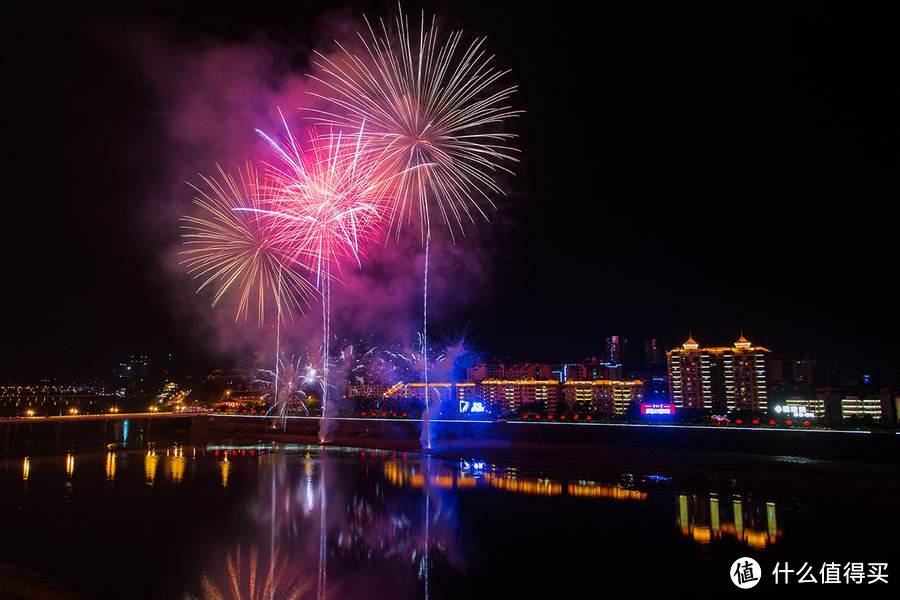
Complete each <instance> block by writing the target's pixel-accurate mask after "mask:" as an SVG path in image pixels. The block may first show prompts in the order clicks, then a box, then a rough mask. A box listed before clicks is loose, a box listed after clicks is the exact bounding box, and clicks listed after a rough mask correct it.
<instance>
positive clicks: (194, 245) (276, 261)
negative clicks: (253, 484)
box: [180, 163, 315, 425]
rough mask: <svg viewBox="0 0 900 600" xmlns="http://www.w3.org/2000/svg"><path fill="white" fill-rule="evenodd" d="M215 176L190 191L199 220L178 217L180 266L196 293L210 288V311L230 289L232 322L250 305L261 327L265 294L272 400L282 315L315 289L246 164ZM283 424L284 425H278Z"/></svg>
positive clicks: (263, 188)
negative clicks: (271, 319)
mask: <svg viewBox="0 0 900 600" xmlns="http://www.w3.org/2000/svg"><path fill="white" fill-rule="evenodd" d="M218 172H219V177H218V178H212V177H206V176H201V179H202V180H203V182H204V184H205V189H202V188H199V187H197V186H194V185H193V184H188V185H191V187H192V188H193V189H194V190H195V191H196V193H197V194H198V195H197V196H195V197H194V204H195V205H196V206H197V207H199V208H200V209H201V213H202V215H203V216H192V215H188V216H185V217H182V219H181V221H182V225H181V228H182V241H183V243H184V246H185V247H186V248H185V250H183V251H182V252H181V253H180V254H181V257H182V260H181V264H182V265H183V266H184V267H185V268H186V269H187V272H188V273H189V274H191V275H193V277H194V278H195V279H199V280H201V281H202V283H201V284H200V287H199V288H198V289H197V292H198V293H199V292H200V291H201V290H203V289H204V288H205V287H207V286H209V285H213V286H214V287H216V291H215V293H214V295H213V301H212V305H213V307H215V306H216V305H217V304H218V303H219V301H221V300H222V298H223V297H225V296H226V295H227V294H228V293H229V291H230V290H232V289H236V290H237V291H238V302H237V311H236V313H235V321H237V320H239V319H240V318H241V317H243V318H244V319H246V318H247V315H248V313H249V310H250V305H251V304H255V305H256V313H257V322H258V324H259V325H262V324H263V320H264V319H265V313H266V297H267V296H271V297H272V299H273V302H274V304H275V308H276V317H275V374H274V386H275V391H274V394H275V397H276V398H277V397H278V384H279V374H278V371H279V368H280V364H279V363H280V360H281V359H280V357H281V321H282V319H283V318H284V316H285V314H287V315H289V316H291V317H293V312H294V311H295V310H299V311H301V312H302V310H303V308H304V307H305V306H306V304H307V303H308V301H309V298H310V296H312V295H313V294H314V293H315V288H314V287H313V286H312V285H311V284H310V283H309V282H308V281H307V280H306V279H305V278H304V277H303V276H301V275H300V274H299V273H298V272H297V270H296V268H297V267H298V266H302V265H300V264H298V263H296V262H295V261H293V260H292V259H291V257H290V254H289V250H290V247H289V245H288V243H287V242H288V238H286V237H285V233H287V232H289V230H286V229H285V227H284V226H283V223H281V222H280V221H278V220H276V219H274V218H272V217H271V216H270V215H267V214H266V213H265V211H266V210H267V208H268V207H269V205H270V204H271V200H270V199H269V198H268V197H267V196H266V190H267V189H268V186H267V185H265V184H264V183H263V182H261V181H260V178H259V174H258V172H257V170H256V169H255V168H254V167H253V165H252V164H251V163H247V165H246V166H245V167H244V169H243V170H242V171H240V172H239V173H238V176H237V177H234V176H232V175H230V174H228V173H226V172H225V171H224V170H223V169H222V167H218ZM283 424H284V425H286V421H283Z"/></svg>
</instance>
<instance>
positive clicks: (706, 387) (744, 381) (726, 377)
mask: <svg viewBox="0 0 900 600" xmlns="http://www.w3.org/2000/svg"><path fill="white" fill-rule="evenodd" d="M769 353H770V351H769V349H768V348H764V347H762V346H754V345H753V344H752V343H751V342H750V341H749V340H748V339H746V338H745V337H744V336H743V335H742V336H741V337H740V339H738V341H736V342H735V343H734V345H733V346H727V347H708V348H701V347H700V344H698V343H697V342H696V341H695V340H694V339H693V338H692V337H690V338H688V340H687V341H686V342H685V343H684V344H682V346H681V347H680V348H675V349H674V350H670V351H669V352H667V353H666V355H667V364H668V370H669V389H670V394H671V396H672V403H673V404H675V406H676V407H677V408H689V409H695V410H705V411H711V412H725V411H727V412H733V411H736V410H751V411H766V410H768V405H769V382H768V379H767V371H768V355H769Z"/></svg>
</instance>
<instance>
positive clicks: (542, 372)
mask: <svg viewBox="0 0 900 600" xmlns="http://www.w3.org/2000/svg"><path fill="white" fill-rule="evenodd" d="M502 378H503V379H515V380H522V379H534V380H536V381H540V380H544V379H553V368H552V367H551V366H550V365H545V364H543V363H527V362H526V363H516V364H513V365H509V366H507V367H506V372H505V373H504V374H503V376H502Z"/></svg>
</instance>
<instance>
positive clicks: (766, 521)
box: [677, 492, 781, 549]
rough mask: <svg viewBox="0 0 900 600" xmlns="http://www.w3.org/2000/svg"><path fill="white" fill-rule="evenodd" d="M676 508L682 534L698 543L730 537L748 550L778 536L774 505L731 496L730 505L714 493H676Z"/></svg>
mask: <svg viewBox="0 0 900 600" xmlns="http://www.w3.org/2000/svg"><path fill="white" fill-rule="evenodd" d="M677 505H678V510H677V524H678V527H679V528H680V530H681V533H682V535H684V536H686V537H689V538H691V539H693V540H694V541H695V542H697V543H699V544H710V543H712V542H716V541H719V540H722V539H724V538H729V537H730V538H733V539H735V540H737V541H739V542H742V543H744V544H747V546H749V547H750V548H754V549H763V548H766V547H767V546H769V545H771V544H775V543H776V542H777V541H778V539H779V538H780V537H781V530H780V529H778V521H777V517H776V508H775V503H774V502H760V501H757V500H753V499H751V498H742V497H741V496H740V495H734V496H733V497H732V498H731V501H730V502H728V501H724V502H720V501H719V496H718V494H716V493H715V492H713V493H710V494H709V495H708V496H705V495H697V494H691V495H687V494H679V495H678V502H677ZM729 519H730V520H729Z"/></svg>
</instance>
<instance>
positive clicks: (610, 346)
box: [606, 335, 628, 365]
mask: <svg viewBox="0 0 900 600" xmlns="http://www.w3.org/2000/svg"><path fill="white" fill-rule="evenodd" d="M627 343H628V340H627V339H626V338H624V337H622V336H621V335H611V336H609V337H608V338H606V362H608V363H612V364H614V365H621V364H622V361H623V360H624V359H625V345H626V344H627Z"/></svg>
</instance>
